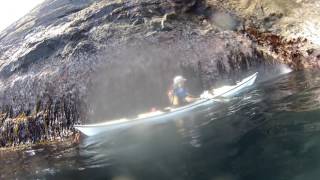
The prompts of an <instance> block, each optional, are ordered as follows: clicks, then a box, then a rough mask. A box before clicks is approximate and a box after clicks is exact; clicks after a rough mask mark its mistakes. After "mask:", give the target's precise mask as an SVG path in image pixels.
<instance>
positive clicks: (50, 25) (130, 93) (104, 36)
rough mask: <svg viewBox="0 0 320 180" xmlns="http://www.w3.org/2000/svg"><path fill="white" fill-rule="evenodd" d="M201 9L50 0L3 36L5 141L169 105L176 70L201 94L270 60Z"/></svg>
mask: <svg viewBox="0 0 320 180" xmlns="http://www.w3.org/2000/svg"><path fill="white" fill-rule="evenodd" d="M199 8H200V9H204V8H206V7H205V6H204V5H203V2H202V1H196V0H191V1H189V0H188V1H156V0H147V1H145V0H144V1H142V0H141V1H140V0H135V1H132V0H128V1H126V0H123V1H117V0H114V1H110V0H97V1H94V0H92V1H87V0H86V1H71V0H70V1H65V0H54V1H51V0H50V1H49V0H48V1H46V2H45V3H44V4H42V5H41V6H39V7H38V8H36V9H34V10H33V11H32V12H31V13H30V14H29V15H27V16H26V17H25V18H23V19H21V20H20V21H19V22H17V23H15V24H14V25H12V26H11V27H9V28H8V29H6V30H5V31H4V32H2V33H1V34H0V60H1V61H0V64H1V66H0V87H1V88H0V98H1V101H0V107H1V110H2V112H3V116H2V117H3V118H2V119H1V122H0V126H1V134H2V135H1V138H2V142H3V143H2V145H8V144H11V143H19V141H20V140H18V141H15V140H14V139H12V137H18V136H19V137H20V134H23V135H21V138H18V139H23V140H22V141H33V142H36V141H39V140H42V139H50V138H51V137H56V136H61V137H63V136H64V135H63V134H68V133H67V132H69V131H71V130H72V126H73V124H74V123H79V122H82V123H86V122H87V123H88V122H91V121H99V120H105V119H109V118H113V117H121V116H124V115H130V114H133V113H136V112H141V111H143V110H148V108H150V107H158V106H164V105H166V104H168V102H167V97H166V92H167V90H168V88H169V86H170V84H171V80H172V78H173V77H174V76H175V75H177V74H183V75H184V76H186V77H187V78H188V79H189V85H190V89H192V90H193V91H194V92H195V93H197V92H200V91H201V90H202V89H207V88H210V87H212V86H215V85H219V80H221V78H222V79H234V78H235V77H236V75H238V74H239V73H241V72H242V71H244V72H246V71H250V69H253V68H254V67H257V66H259V65H261V64H263V63H265V61H264V59H263V56H261V53H259V52H258V51H257V50H256V49H255V45H254V44H253V43H252V42H251V40H250V39H249V38H248V37H246V36H244V35H242V34H240V33H236V32H231V31H221V32H219V29H218V28H216V26H215V25H214V24H212V23H211V22H210V21H209V20H208V19H207V18H206V17H207V14H202V13H201V11H200V13H199ZM172 9H174V11H175V13H174V14H175V15H172ZM207 12H208V11H206V13H207ZM19 118H20V119H19ZM21 118H22V120H21ZM29 121H30V122H34V124H35V125H31V124H30V125H29ZM20 126H21V128H19V127H20ZM13 127H18V128H16V131H14V128H13ZM26 129H27V130H26ZM35 132H37V133H39V134H36V133H35ZM62 132H66V133H62ZM26 134H28V135H26ZM57 134H59V135H57ZM1 138H0V139H1Z"/></svg>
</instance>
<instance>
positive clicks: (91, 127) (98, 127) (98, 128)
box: [74, 72, 258, 136]
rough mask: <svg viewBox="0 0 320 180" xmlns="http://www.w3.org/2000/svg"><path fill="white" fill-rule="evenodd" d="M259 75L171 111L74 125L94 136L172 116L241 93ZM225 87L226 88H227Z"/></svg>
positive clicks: (86, 133) (84, 132) (255, 74)
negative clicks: (132, 123) (120, 126)
mask: <svg viewBox="0 0 320 180" xmlns="http://www.w3.org/2000/svg"><path fill="white" fill-rule="evenodd" d="M257 75H258V72H256V73H254V74H253V75H251V76H249V77H247V78H244V79H243V80H242V81H240V82H239V83H237V84H236V85H234V86H223V87H221V88H217V89H216V90H219V89H220V91H221V92H219V93H218V94H214V95H213V96H211V97H209V98H202V99H200V100H198V101H195V102H193V103H191V104H188V105H186V106H182V107H178V108H171V109H170V110H169V111H156V112H151V113H146V114H140V115H138V116H137V118H134V119H127V118H122V119H117V120H110V121H106V122H102V123H96V124H87V125H75V126H74V127H75V128H76V129H77V130H79V131H80V132H82V133H83V134H85V135H87V136H93V135H96V134H99V133H100V132H103V131H104V130H105V129H106V128H107V127H109V126H113V125H121V124H124V123H128V122H138V121H144V120H151V119H158V118H164V117H167V116H171V115H173V114H177V113H180V112H184V111H185V110H192V109H194V108H196V107H198V106H199V105H202V104H204V103H206V102H210V101H213V100H214V98H217V97H229V96H232V95H234V94H235V93H239V91H241V90H243V89H245V88H246V87H249V86H251V85H253V84H254V82H255V80H256V78H257ZM223 88H225V90H224V89H223ZM152 113H154V114H152ZM149 114H150V115H149Z"/></svg>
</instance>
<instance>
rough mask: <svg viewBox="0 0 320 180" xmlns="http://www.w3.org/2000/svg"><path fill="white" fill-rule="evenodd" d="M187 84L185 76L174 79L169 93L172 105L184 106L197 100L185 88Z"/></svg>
mask: <svg viewBox="0 0 320 180" xmlns="http://www.w3.org/2000/svg"><path fill="white" fill-rule="evenodd" d="M185 82H186V79H185V78H184V77H183V76H176V77H175V78H174V79H173V85H172V88H171V89H170V90H169V93H168V96H169V100H170V103H171V105H173V106H182V105H185V104H188V103H190V102H193V101H195V100H196V99H197V98H194V97H193V96H192V95H190V94H189V93H188V91H187V89H186V88H185Z"/></svg>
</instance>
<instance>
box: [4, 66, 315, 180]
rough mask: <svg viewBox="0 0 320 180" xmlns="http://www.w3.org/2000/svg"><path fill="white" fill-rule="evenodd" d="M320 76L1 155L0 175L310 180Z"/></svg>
mask: <svg viewBox="0 0 320 180" xmlns="http://www.w3.org/2000/svg"><path fill="white" fill-rule="evenodd" d="M319 75H320V73H319V72H294V73H289V74H286V75H282V76H279V77H277V78H274V79H270V80H268V81H262V82H260V83H258V84H256V85H255V86H254V87H253V88H251V89H249V90H248V91H247V93H243V94H240V95H238V96H236V97H234V98H231V99H228V100H226V101H223V102H219V103H216V104H214V105H210V106H208V107H204V108H200V109H196V110H194V111H192V112H190V113H188V114H184V115H183V116H178V117H174V118H173V119H168V120H166V121H161V122H158V123H157V122H152V123H146V124H140V125H139V126H130V127H127V128H123V129H119V130H115V131H113V132H107V133H105V134H101V135H99V136H96V137H91V138H83V139H82V141H81V143H80V144H77V145H69V144H64V143H63V144H59V145H46V146H37V147H34V148H32V149H28V150H23V151H18V152H11V153H2V154H0V157H1V158H0V164H1V165H2V167H1V168H0V174H1V178H0V179H110V180H150V179H152V180H158V179H159V180H167V179H168V180H169V179H170V180H171V179H172V180H189V179H190V180H191V179H192V180H315V179H319V178H318V177H320V118H319V117H320V106H319V105H320V76H319Z"/></svg>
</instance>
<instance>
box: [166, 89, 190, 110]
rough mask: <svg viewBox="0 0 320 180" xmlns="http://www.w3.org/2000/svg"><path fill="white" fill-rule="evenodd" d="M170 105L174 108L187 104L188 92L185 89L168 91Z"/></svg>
mask: <svg viewBox="0 0 320 180" xmlns="http://www.w3.org/2000/svg"><path fill="white" fill-rule="evenodd" d="M168 97H169V101H170V104H171V105H173V106H181V105H185V104H187V102H186V97H187V91H186V90H185V89H184V88H180V87H177V88H171V89H170V90H169V91H168Z"/></svg>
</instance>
